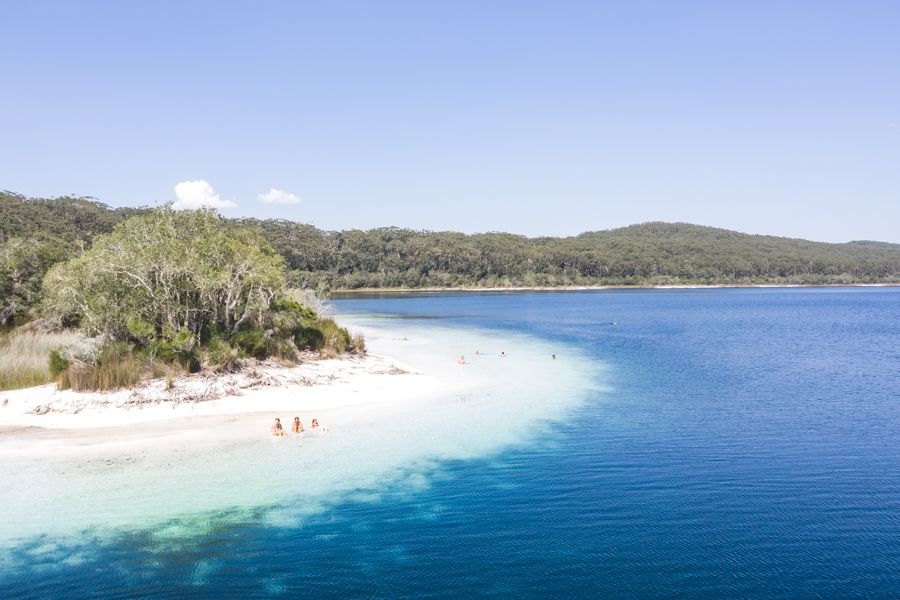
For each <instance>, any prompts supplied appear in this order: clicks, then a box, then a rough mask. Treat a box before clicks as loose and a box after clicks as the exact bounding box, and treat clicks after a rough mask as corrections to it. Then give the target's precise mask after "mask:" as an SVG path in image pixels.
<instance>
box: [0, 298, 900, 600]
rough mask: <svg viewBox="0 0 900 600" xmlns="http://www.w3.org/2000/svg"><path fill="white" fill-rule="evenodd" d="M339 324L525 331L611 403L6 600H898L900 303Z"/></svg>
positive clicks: (130, 538) (386, 310)
mask: <svg viewBox="0 0 900 600" xmlns="http://www.w3.org/2000/svg"><path fill="white" fill-rule="evenodd" d="M336 306H337V310H338V312H339V313H342V314H345V315H367V316H368V317H369V318H371V317H372V316H373V315H374V316H379V317H385V318H386V321H390V320H391V319H395V320H396V321H397V322H398V323H401V322H410V323H413V322H415V323H418V324H424V325H426V326H427V324H429V323H434V324H439V325H440V326H445V327H446V326H450V327H457V328H473V329H476V328H477V329H487V330H492V331H497V332H513V333H516V334H527V335H529V336H533V337H535V338H539V339H541V340H543V341H544V342H546V343H548V344H550V346H549V347H552V348H553V349H554V350H555V352H556V353H557V355H558V359H557V361H558V362H557V363H555V364H556V366H557V367H558V366H559V363H562V364H563V365H565V361H566V360H567V356H570V355H572V354H574V353H576V352H577V353H578V355H579V357H582V356H584V355H587V356H588V357H589V358H590V359H591V360H595V361H597V363H598V365H599V364H602V365H604V366H605V370H604V375H603V377H604V381H603V382H602V383H603V384H604V385H605V386H608V387H607V388H605V389H603V390H602V391H594V392H591V393H590V397H587V398H585V399H584V402H583V403H581V404H580V405H578V407H577V408H575V409H573V411H572V412H571V414H569V415H568V416H567V418H566V419H565V421H564V422H562V423H561V424H556V425H554V426H553V427H552V428H549V429H548V430H547V431H546V432H544V433H542V434H541V436H540V437H539V439H535V440H532V442H531V443H528V444H521V445H517V446H515V447H512V448H509V449H507V450H504V451H502V452H500V453H499V454H493V455H490V456H485V457H482V458H479V459H473V460H464V461H462V460H461V461H450V462H445V463H443V464H440V465H437V466H436V467H435V468H434V469H432V470H431V471H430V472H428V473H427V474H426V478H427V484H426V485H422V486H421V488H420V489H418V490H416V491H413V492H412V493H410V491H409V489H408V488H407V487H404V488H403V489H399V487H398V489H396V490H394V489H392V488H391V487H390V486H388V487H387V489H384V490H380V495H379V498H378V501H361V500H359V499H357V498H354V497H348V498H344V499H338V500H337V501H336V502H335V503H334V504H333V505H332V506H330V507H329V508H328V509H327V510H326V511H325V512H323V513H321V514H319V515H317V516H314V517H313V518H310V519H307V520H305V521H304V524H303V527H302V528H279V527H277V526H272V525H261V524H258V523H253V522H247V523H244V524H240V523H239V524H229V525H227V526H223V527H220V528H214V529H213V530H212V532H211V533H208V534H206V535H204V537H203V539H202V540H195V543H194V544H190V545H185V546H183V547H172V546H165V547H162V546H157V545H156V543H155V542H154V539H153V538H152V536H150V535H149V534H147V533H142V532H140V531H137V532H130V533H127V534H123V535H122V536H121V539H119V540H117V541H115V542H104V543H102V544H99V546H98V547H97V548H96V549H95V550H96V552H95V553H94V554H92V555H91V558H90V559H89V560H84V561H74V563H73V564H62V565H54V567H53V568H38V566H35V568H30V569H24V570H17V571H16V572H11V573H5V574H0V596H2V597H5V598H8V597H23V598H24V597H62V596H72V597H78V596H93V597H108V598H120V597H135V596H137V597H173V598H174V597H259V596H263V597H265V596H273V597H279V596H284V597H287V596H290V597H315V598H332V597H333V598H372V597H383V598H460V597H477V596H499V597H511V598H547V597H576V598H698V599H699V598H735V597H740V598H897V597H900V289H898V288H828V289H825V288H814V289H807V288H797V289H740V290H627V291H625V290H621V291H620V290H612V291H598V292H584V293H580V292H578V293H576V292H567V293H527V294H478V295H475V294H466V295H455V294H446V295H414V296H409V295H408V296H402V297H390V296H383V297H370V298H360V299H344V300H338V301H336ZM613 323H615V324H613ZM468 351H469V352H471V350H468ZM454 352H455V353H458V352H456V351H455V350H454ZM510 354H511V356H510V359H509V360H514V358H515V356H514V349H512V351H511V352H510ZM549 360H551V359H550V358H549V357H548V361H549ZM548 400H549V399H548ZM35 493H39V492H35Z"/></svg>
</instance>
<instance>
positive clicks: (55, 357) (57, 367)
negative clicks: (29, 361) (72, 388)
mask: <svg viewBox="0 0 900 600" xmlns="http://www.w3.org/2000/svg"><path fill="white" fill-rule="evenodd" d="M70 365H71V363H70V362H69V360H68V359H67V358H65V357H64V356H63V355H62V354H60V352H59V350H58V349H55V350H51V351H50V375H52V376H53V377H54V378H55V377H57V376H58V375H59V374H60V373H62V372H63V371H65V370H66V369H68V368H69V366H70Z"/></svg>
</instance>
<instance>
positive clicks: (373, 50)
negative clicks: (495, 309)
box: [0, 0, 900, 242]
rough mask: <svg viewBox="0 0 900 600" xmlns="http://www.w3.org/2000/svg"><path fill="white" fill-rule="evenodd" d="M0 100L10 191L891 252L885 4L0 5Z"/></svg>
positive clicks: (326, 217) (897, 46)
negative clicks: (771, 239) (755, 237)
mask: <svg viewBox="0 0 900 600" xmlns="http://www.w3.org/2000/svg"><path fill="white" fill-rule="evenodd" d="M0 81H2V83H3V92H2V93H0V189H8V190H11V191H15V192H19V193H22V194H26V195H29V196H45V197H46V196H55V195H61V194H78V195H89V196H95V197H97V198H98V199H100V200H102V201H104V202H106V203H108V204H112V205H115V206H121V205H141V204H155V203H158V202H163V201H169V200H175V199H176V193H175V190H174V187H175V185H176V184H178V183H179V182H184V181H198V180H204V181H206V182H208V184H209V187H211V188H212V189H213V190H214V192H210V191H209V189H208V188H206V187H203V186H202V184H201V185H200V187H199V188H198V187H197V186H194V187H192V188H191V189H192V190H193V191H194V192H198V189H199V192H198V193H201V194H202V193H207V192H208V195H211V194H213V193H214V194H217V195H218V196H219V197H220V199H221V200H222V201H232V202H234V203H235V204H236V205H237V206H235V207H233V208H227V209H223V213H224V214H226V215H254V216H259V217H284V218H289V219H293V220H298V221H303V222H310V223H313V224H315V225H317V226H320V227H324V228H329V229H344V228H351V227H357V228H370V227H375V226H383V225H399V226H407V227H414V228H427V229H441V230H446V229H452V230H460V231H466V232H472V231H491V230H504V231H511V232H515V233H523V234H528V235H539V234H545V235H568V234H574V233H578V232H580V231H584V230H597V229H606V228H610V227H617V226H622V225H628V224H631V223H637V222H643V221H650V220H666V221H689V222H694V223H700V224H706V225H714V226H721V227H728V228H732V229H738V230H741V231H747V232H751V233H768V234H776V235H789V236H797V237H805V238H810V239H816V240H826V241H847V240H851V239H879V240H884V241H893V242H900V226H898V225H900V2H897V1H884V2H874V1H871V2H849V1H842V2H827V1H816V2H759V1H752V2H751V1H746V2H728V1H714V2H676V1H659V2H633V1H628V2H626V1H622V2H617V3H612V2H609V3H603V2H584V3H579V2H550V1H547V2H523V1H514V2H481V1H478V2H438V1H416V2H376V1H371V0H370V1H364V2H317V3H312V2H309V3H301V2H283V3H281V2H224V1H216V2H171V3H169V2H143V3H137V2H78V1H68V2H58V3H57V2H41V1H32V0H29V1H28V2H24V1H23V2H5V3H4V4H3V5H2V7H0ZM200 188H202V189H200ZM271 188H276V189H277V190H282V191H284V192H286V193H289V194H294V195H295V196H297V197H299V198H302V202H301V203H299V204H272V203H265V202H262V201H260V200H258V196H259V195H261V194H265V193H267V192H269V191H270V190H271ZM185 189H187V188H185ZM204 190H206V192H204ZM276 197H280V198H290V196H286V195H280V196H279V195H278V194H277V193H276Z"/></svg>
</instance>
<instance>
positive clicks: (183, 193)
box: [172, 179, 237, 210]
mask: <svg viewBox="0 0 900 600" xmlns="http://www.w3.org/2000/svg"><path fill="white" fill-rule="evenodd" d="M175 196H177V197H178V200H176V201H175V203H174V204H172V208H174V209H175V210H194V209H197V208H204V207H206V208H230V207H232V206H237V204H235V203H234V202H232V201H231V200H222V198H221V196H219V195H218V194H217V193H216V192H215V190H213V187H212V186H211V185H209V182H208V181H204V180H202V179H198V180H197V181H182V182H181V183H179V184H178V185H176V186H175Z"/></svg>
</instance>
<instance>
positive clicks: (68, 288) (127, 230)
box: [44, 207, 285, 340]
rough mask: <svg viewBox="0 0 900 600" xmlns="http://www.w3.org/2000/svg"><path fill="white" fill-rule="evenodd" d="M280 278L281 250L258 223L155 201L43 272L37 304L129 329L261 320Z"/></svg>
mask: <svg viewBox="0 0 900 600" xmlns="http://www.w3.org/2000/svg"><path fill="white" fill-rule="evenodd" d="M284 286H285V275H284V259H283V258H282V257H281V256H280V255H279V254H277V253H276V252H275V251H274V250H273V249H272V247H271V245H270V244H269V243H268V242H266V241H265V240H264V239H263V238H262V236H261V235H260V234H259V232H258V231H256V230H255V229H250V228H241V227H236V226H234V225H232V224H230V223H229V222H228V221H227V220H226V219H224V218H222V217H221V216H219V215H218V214H216V213H215V212H212V211H207V210H197V211H175V210H172V209H171V208H169V207H163V208H159V209H155V210H152V211H149V212H147V213H145V214H142V215H139V216H136V217H133V218H131V219H129V220H127V221H125V222H123V223H120V224H119V225H117V226H116V227H115V229H114V230H113V231H112V232H111V233H109V234H107V235H100V236H97V237H96V238H94V242H93V245H92V247H91V248H90V249H89V250H87V251H85V252H84V253H82V254H81V255H79V256H76V257H75V258H72V259H71V260H69V261H67V262H64V263H60V264H58V265H56V266H54V267H53V268H52V269H51V270H50V271H49V272H48V274H47V276H46V277H45V279H44V312H45V314H46V315H47V316H48V317H50V318H52V319H55V320H57V321H59V322H64V323H74V322H78V323H80V325H81V327H82V328H83V329H84V330H85V331H86V333H88V334H91V335H96V334H100V335H105V336H109V337H111V338H113V339H127V338H128V337H129V336H132V337H136V336H137V335H138V332H140V334H141V335H155V336H163V337H166V336H171V335H174V333H175V332H189V333H190V335H191V336H193V337H194V338H195V339H196V340H199V338H200V336H201V334H202V333H203V332H204V330H208V329H209V328H219V329H221V330H224V331H228V332H235V331H237V330H238V329H239V328H240V327H241V326H242V325H244V324H247V325H248V326H249V325H251V324H254V325H260V324H261V323H262V321H263V320H264V318H265V313H266V311H267V310H268V309H269V306H270V305H271V303H272V302H273V300H274V299H275V297H276V295H277V294H278V293H279V291H280V290H281V289H282V288H283V287H284Z"/></svg>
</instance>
